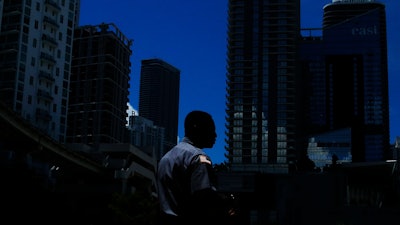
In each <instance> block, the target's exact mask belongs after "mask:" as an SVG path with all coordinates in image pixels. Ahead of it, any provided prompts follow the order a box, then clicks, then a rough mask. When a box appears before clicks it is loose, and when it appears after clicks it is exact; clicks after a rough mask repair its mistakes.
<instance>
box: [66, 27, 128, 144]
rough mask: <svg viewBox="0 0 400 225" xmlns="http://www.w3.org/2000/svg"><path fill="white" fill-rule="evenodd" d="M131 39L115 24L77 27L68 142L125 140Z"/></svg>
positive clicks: (86, 142)
mask: <svg viewBox="0 0 400 225" xmlns="http://www.w3.org/2000/svg"><path fill="white" fill-rule="evenodd" d="M131 45H132V40H130V39H128V38H127V37H126V36H125V35H123V33H122V32H121V31H120V30H119V29H118V28H117V27H116V26H115V25H114V24H100V25H96V26H82V27H78V28H77V29H76V30H75V38H74V48H73V61H72V74H71V85H70V86H71V88H70V89H71V93H70V101H69V113H68V133H67V134H68V136H67V141H68V143H83V144H88V145H92V146H94V147H97V146H98V145H99V144H105V143H125V142H128V140H127V130H126V125H127V121H126V118H127V116H128V114H127V108H128V106H127V103H128V96H129V81H130V71H131V70H130V67H131V62H130V56H131V55H132V50H131Z"/></svg>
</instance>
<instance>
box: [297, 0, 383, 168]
mask: <svg viewBox="0 0 400 225" xmlns="http://www.w3.org/2000/svg"><path fill="white" fill-rule="evenodd" d="M300 49H301V50H300V55H301V61H302V64H303V67H302V68H303V71H302V76H303V80H305V83H306V88H307V92H306V96H307V97H306V99H307V100H306V101H305V103H306V104H304V106H305V111H306V112H307V113H306V117H305V121H307V122H306V123H307V125H308V126H307V130H306V132H307V133H309V137H310V140H313V141H314V142H316V143H314V144H311V143H310V144H311V145H310V144H309V146H318V148H314V147H312V148H308V153H309V155H310V158H311V159H312V160H314V161H319V162H321V163H320V164H323V163H325V164H330V163H331V162H332V156H333V155H335V156H337V157H338V160H339V162H346V161H348V160H349V159H351V161H353V162H371V161H380V160H384V159H386V158H387V157H389V151H390V141H389V110H388V65H387V41H386V13H385V5H384V4H382V3H379V2H376V1H371V0H357V1H349V0H341V1H340V0H334V1H332V3H330V4H327V5H325V6H324V16H323V28H322V37H318V38H317V37H311V36H310V37H303V41H302V44H301V48H300ZM321 137H323V139H322V138H321ZM317 142H319V143H317ZM316 149H318V150H316Z"/></svg>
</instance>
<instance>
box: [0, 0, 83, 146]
mask: <svg viewBox="0 0 400 225" xmlns="http://www.w3.org/2000/svg"><path fill="white" fill-rule="evenodd" d="M79 4H80V1H79V0H63V1H49V0H36V1H31V0H26V1H25V0H13V1H0V5H1V6H0V9H2V10H1V13H0V17H1V18H0V22H1V29H0V43H1V44H0V101H1V102H3V103H4V104H6V105H7V106H9V107H10V108H11V109H12V110H14V111H15V112H16V113H17V114H19V115H20V116H22V117H23V118H24V119H25V120H26V121H28V122H29V123H31V124H32V125H33V126H35V127H36V128H38V129H39V130H41V131H43V132H44V133H46V134H48V135H49V136H50V137H52V138H54V139H55V140H57V141H60V142H65V136H66V131H67V130H66V129H67V124H66V123H67V107H68V95H69V80H70V70H71V60H72V57H71V55H72V44H73V43H72V40H73V35H74V29H75V26H77V24H78V18H79Z"/></svg>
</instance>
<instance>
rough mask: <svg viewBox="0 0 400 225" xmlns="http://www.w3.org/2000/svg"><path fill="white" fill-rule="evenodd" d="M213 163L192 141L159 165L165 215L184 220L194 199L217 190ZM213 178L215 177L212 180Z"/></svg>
mask: <svg viewBox="0 0 400 225" xmlns="http://www.w3.org/2000/svg"><path fill="white" fill-rule="evenodd" d="M211 167H212V163H211V160H210V159H209V157H208V156H207V155H206V154H205V153H204V151H203V150H202V149H200V148H197V147H195V146H194V145H193V144H192V142H191V141H190V140H189V139H188V138H186V137H185V138H183V139H182V141H181V142H180V143H178V144H177V145H176V146H175V147H173V148H172V149H171V150H170V151H168V152H167V153H166V154H165V155H164V157H162V159H161V160H160V162H159V163H158V169H157V190H158V198H159V204H160V209H161V212H162V213H164V214H166V215H170V216H183V215H184V214H185V213H186V210H188V207H190V205H191V204H192V203H191V202H190V201H191V200H192V198H191V196H192V194H193V193H195V192H198V191H201V190H207V189H209V190H214V191H215V190H216V189H215V186H214V185H215V184H214V183H213V182H214V181H213V179H214V178H213V177H212V176H213V175H212V174H210V172H211V171H210V168H211ZM210 175H211V176H210Z"/></svg>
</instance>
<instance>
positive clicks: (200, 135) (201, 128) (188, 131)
mask: <svg viewBox="0 0 400 225" xmlns="http://www.w3.org/2000/svg"><path fill="white" fill-rule="evenodd" d="M185 136H186V137H188V138H189V139H190V140H191V141H192V142H193V144H194V145H195V146H196V147H198V148H211V147H213V146H214V144H215V139H216V137H217V134H216V132H215V124H214V120H213V118H212V116H211V115H210V114H208V113H206V112H203V111H198V110H196V111H192V112H190V113H189V114H188V115H187V116H186V118H185Z"/></svg>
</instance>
